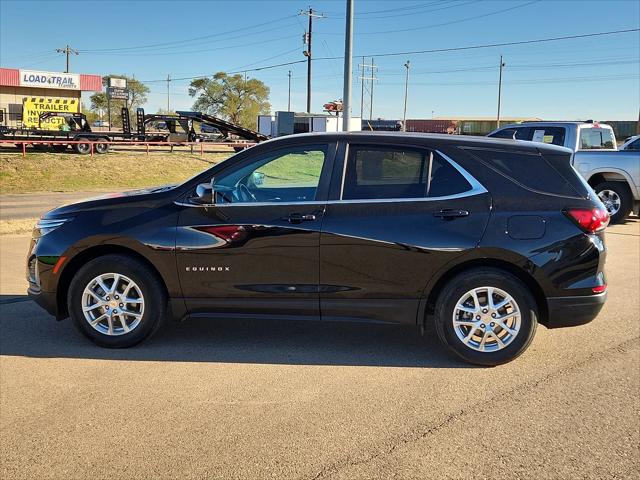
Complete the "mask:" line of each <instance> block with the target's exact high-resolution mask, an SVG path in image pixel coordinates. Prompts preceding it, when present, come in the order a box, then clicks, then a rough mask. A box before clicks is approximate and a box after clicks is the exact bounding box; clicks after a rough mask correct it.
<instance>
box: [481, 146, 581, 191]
mask: <svg viewBox="0 0 640 480" xmlns="http://www.w3.org/2000/svg"><path fill="white" fill-rule="evenodd" d="M470 153H472V154H473V155H476V156H478V157H479V158H480V159H481V160H483V161H484V162H485V163H486V164H487V165H489V166H490V167H492V168H493V169H494V170H496V171H497V172H499V173H501V174H502V175H504V176H505V177H507V178H509V179H511V180H513V181H514V182H516V183H518V184H520V185H522V186H524V187H527V188H530V189H533V190H537V191H539V192H545V193H552V194H554V195H570V196H575V195H576V193H577V192H576V189H575V187H573V186H572V185H570V184H569V182H568V181H567V180H566V179H565V177H564V176H563V175H562V174H561V173H560V171H559V169H558V168H555V167H554V166H552V165H551V164H549V163H548V162H547V161H546V160H545V159H544V158H543V157H541V156H540V155H535V154H528V153H521V152H507V151H498V150H475V151H470ZM570 159H571V156H570V155H567V156H565V157H564V159H560V158H559V159H558V161H563V162H564V163H566V168H569V166H570ZM554 160H555V159H554ZM565 173H566V174H567V175H572V174H574V173H575V172H570V171H569V170H567V172H565Z"/></svg>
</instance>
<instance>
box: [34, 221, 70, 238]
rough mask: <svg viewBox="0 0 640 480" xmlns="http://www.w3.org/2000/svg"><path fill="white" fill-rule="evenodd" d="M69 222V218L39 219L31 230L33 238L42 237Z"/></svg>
mask: <svg viewBox="0 0 640 480" xmlns="http://www.w3.org/2000/svg"><path fill="white" fill-rule="evenodd" d="M69 221H71V219H70V218H54V219H48V218H41V219H40V220H38V222H37V223H36V226H35V227H34V229H33V236H34V237H42V236H43V235H46V234H47V233H50V232H53V231H54V230H55V229H56V228H58V227H60V226H61V225H62V224H64V223H66V222H69Z"/></svg>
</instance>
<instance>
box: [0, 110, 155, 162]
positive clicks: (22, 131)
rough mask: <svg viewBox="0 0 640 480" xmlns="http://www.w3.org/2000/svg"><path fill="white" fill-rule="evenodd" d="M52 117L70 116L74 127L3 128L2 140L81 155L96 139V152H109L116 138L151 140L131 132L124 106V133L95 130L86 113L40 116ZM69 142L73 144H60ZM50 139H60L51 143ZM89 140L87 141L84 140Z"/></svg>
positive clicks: (1, 132)
mask: <svg viewBox="0 0 640 480" xmlns="http://www.w3.org/2000/svg"><path fill="white" fill-rule="evenodd" d="M52 116H63V117H65V118H67V124H68V125H70V126H73V129H72V130H44V129H39V128H19V127H18V128H7V127H0V140H15V141H17V142H29V141H37V142H38V144H34V145H38V146H40V147H41V148H50V149H51V150H53V151H57V152H64V151H66V150H67V148H68V147H69V146H71V148H72V149H73V150H74V151H75V152H76V153H79V154H88V153H90V151H91V144H90V143H89V142H94V151H95V152H96V153H100V154H102V153H107V152H108V151H109V143H110V142H116V141H122V142H126V141H145V140H147V141H148V140H151V139H150V138H146V136H145V135H140V134H139V133H138V132H135V133H134V132H132V131H131V123H130V120H129V110H128V109H127V108H126V107H123V108H122V126H123V129H122V131H121V132H115V131H106V132H94V131H92V130H91V127H90V126H89V124H88V122H87V119H86V116H85V115H84V114H83V113H71V114H64V113H63V114H61V113H57V112H44V113H42V114H41V115H40V120H41V121H42V120H44V119H46V118H49V117H52ZM65 140H66V141H69V142H70V143H69V144H65V143H60V142H64V141H65ZM153 140H154V141H158V140H161V139H160V138H158V135H154V138H153ZM46 141H51V142H56V143H52V144H50V145H47V144H46V143H43V142H46ZM85 141H86V142H87V143H83V142H85Z"/></svg>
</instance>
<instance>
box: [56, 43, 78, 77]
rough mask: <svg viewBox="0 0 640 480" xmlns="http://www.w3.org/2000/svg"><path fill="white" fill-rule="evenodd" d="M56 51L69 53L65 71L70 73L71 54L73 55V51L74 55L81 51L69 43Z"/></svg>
mask: <svg viewBox="0 0 640 480" xmlns="http://www.w3.org/2000/svg"><path fill="white" fill-rule="evenodd" d="M56 52H58V53H65V54H66V55H67V68H66V70H65V71H64V73H69V55H71V54H72V53H73V54H74V55H80V52H78V50H74V49H73V48H71V47H70V46H69V45H67V46H66V47H64V48H56Z"/></svg>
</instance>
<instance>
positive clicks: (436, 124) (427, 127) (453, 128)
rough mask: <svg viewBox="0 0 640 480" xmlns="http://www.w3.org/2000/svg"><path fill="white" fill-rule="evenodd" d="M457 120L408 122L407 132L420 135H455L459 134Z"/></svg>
mask: <svg viewBox="0 0 640 480" xmlns="http://www.w3.org/2000/svg"><path fill="white" fill-rule="evenodd" d="M458 123H459V122H458V121H457V120H442V119H437V120H434V119H430V120H407V132H420V133H446V134H449V135H453V134H455V133H458Z"/></svg>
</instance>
